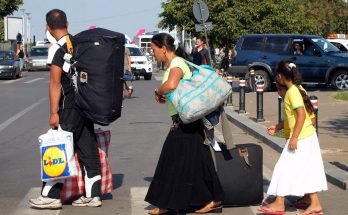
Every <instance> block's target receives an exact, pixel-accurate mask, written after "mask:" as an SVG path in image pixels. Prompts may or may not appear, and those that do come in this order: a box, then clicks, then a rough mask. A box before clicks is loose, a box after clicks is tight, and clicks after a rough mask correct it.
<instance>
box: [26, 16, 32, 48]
mask: <svg viewBox="0 0 348 215" xmlns="http://www.w3.org/2000/svg"><path fill="white" fill-rule="evenodd" d="M25 14H26V15H27V22H26V24H27V46H28V48H29V46H30V42H29V39H30V19H31V17H30V13H28V12H27V13H25Z"/></svg>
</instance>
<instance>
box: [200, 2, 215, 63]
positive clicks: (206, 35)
mask: <svg viewBox="0 0 348 215" xmlns="http://www.w3.org/2000/svg"><path fill="white" fill-rule="evenodd" d="M198 5H199V10H202V9H201V4H200V2H199V1H198ZM201 20H202V24H203V26H204V36H205V41H206V45H207V49H208V57H209V61H210V65H211V66H212V67H213V66H214V62H213V59H212V58H211V53H210V46H209V39H208V34H207V27H206V26H205V21H204V19H203V14H202V13H201Z"/></svg>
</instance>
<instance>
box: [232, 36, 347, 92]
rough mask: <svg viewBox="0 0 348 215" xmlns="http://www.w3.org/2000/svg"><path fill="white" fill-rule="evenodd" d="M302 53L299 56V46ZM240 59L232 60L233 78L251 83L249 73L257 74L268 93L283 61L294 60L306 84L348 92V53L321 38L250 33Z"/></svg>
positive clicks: (240, 48) (240, 47) (239, 46)
mask: <svg viewBox="0 0 348 215" xmlns="http://www.w3.org/2000/svg"><path fill="white" fill-rule="evenodd" d="M296 43H297V44H299V46H300V49H301V50H300V51H302V54H296V52H295V49H294V48H295V44H296ZM236 51H237V53H238V54H237V56H236V57H235V58H234V60H233V61H232V68H231V73H232V75H236V76H240V77H244V78H246V79H247V80H248V81H249V84H251V81H250V80H251V79H250V78H249V77H250V75H249V70H250V69H251V68H252V69H254V71H255V83H256V84H264V88H265V90H269V89H270V88H271V85H272V83H274V76H275V71H276V69H277V68H276V67H277V64H278V62H279V61H281V60H292V61H294V62H295V63H296V64H297V66H298V69H299V71H300V73H301V74H302V78H303V82H304V83H308V82H311V83H313V82H314V83H325V84H328V85H331V86H333V87H334V88H336V89H339V90H345V89H348V53H342V52H341V51H340V50H339V49H338V48H337V47H336V46H334V45H332V44H331V43H330V42H329V41H327V40H326V39H324V38H323V37H321V36H315V35H295V34H250V35H243V36H241V37H240V39H239V40H238V42H237V44H236Z"/></svg>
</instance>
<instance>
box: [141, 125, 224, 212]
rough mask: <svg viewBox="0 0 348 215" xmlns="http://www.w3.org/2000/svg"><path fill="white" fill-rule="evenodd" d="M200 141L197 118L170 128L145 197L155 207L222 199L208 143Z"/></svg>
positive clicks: (183, 206) (185, 206)
mask: <svg viewBox="0 0 348 215" xmlns="http://www.w3.org/2000/svg"><path fill="white" fill-rule="evenodd" d="M203 141H204V133H203V125H202V123H201V121H200V120H198V121H196V122H193V123H190V124H183V123H180V124H179V125H178V127H177V128H172V129H171V131H170V132H169V134H168V136H167V138H166V140H165V142H164V144H163V148H162V152H161V155H160V158H159V160H158V164H157V168H156V171H155V175H154V177H153V180H152V182H151V184H150V187H149V190H148V192H147V195H146V197H145V201H147V202H149V203H150V204H152V205H154V206H156V207H159V208H166V209H173V210H182V209H189V208H196V207H201V206H203V205H205V204H207V203H208V202H210V201H212V200H215V201H221V200H222V198H223V192H222V188H221V185H220V182H219V179H218V176H217V174H216V171H215V168H214V163H213V159H212V156H211V153H210V149H209V147H210V146H207V145H204V144H203Z"/></svg>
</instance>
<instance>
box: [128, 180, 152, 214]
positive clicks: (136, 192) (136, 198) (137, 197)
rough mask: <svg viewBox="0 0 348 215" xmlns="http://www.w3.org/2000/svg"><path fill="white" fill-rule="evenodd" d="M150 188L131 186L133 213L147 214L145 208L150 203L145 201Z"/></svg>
mask: <svg viewBox="0 0 348 215" xmlns="http://www.w3.org/2000/svg"><path fill="white" fill-rule="evenodd" d="M148 189H149V187H131V189H130V198H131V214H132V215H139V214H145V213H144V210H146V208H147V207H148V206H149V205H150V204H149V203H147V202H145V201H144V198H145V196H146V193H147V190H148Z"/></svg>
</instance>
